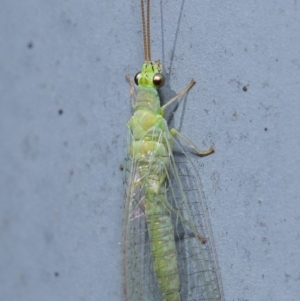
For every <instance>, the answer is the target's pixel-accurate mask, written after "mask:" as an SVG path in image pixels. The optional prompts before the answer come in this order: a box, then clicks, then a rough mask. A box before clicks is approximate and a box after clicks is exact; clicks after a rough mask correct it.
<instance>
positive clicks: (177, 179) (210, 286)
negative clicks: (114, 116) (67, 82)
mask: <svg viewBox="0 0 300 301" xmlns="http://www.w3.org/2000/svg"><path fill="white" fill-rule="evenodd" d="M130 140H131V134H129V141H130ZM129 145H130V144H129ZM169 154H170V166H169V168H168V170H166V173H167V179H168V180H167V181H166V183H165V184H163V185H166V186H167V191H168V193H167V200H166V202H167V204H166V206H167V207H168V208H169V210H170V218H171V219H172V223H173V227H174V239H175V242H176V251H177V261H178V270H179V276H180V290H181V292H180V295H181V301H207V300H210V301H223V300H224V298H223V292H222V285H221V278H220V275H219V269H218V263H217V257H216V253H215V247H214V242H213V237H212V231H211V226H210V223H209V219H208V214H207V208H206V203H205V199H204V194H203V190H202V186H201V182H200V179H199V177H198V175H197V172H196V170H195V167H194V165H193V164H192V162H191V160H190V158H189V157H188V156H187V154H186V153H185V152H184V150H183V148H182V147H181V145H180V144H179V143H175V152H174V154H173V153H172V150H171V148H170V147H169ZM138 169H139V162H134V161H133V160H132V158H131V157H130V155H128V156H127V159H126V162H125V185H126V193H125V208H124V227H123V271H124V290H125V300H126V301H163V300H164V299H163V297H162V296H161V294H160V292H159V288H158V285H157V279H156V275H155V272H154V269H153V260H152V255H151V251H150V245H149V243H150V241H149V236H148V232H147V223H146V219H145V214H144V209H143V200H144V195H143V192H142V191H143V187H141V185H140V180H141V179H140V178H139V177H140V176H139V173H138Z"/></svg>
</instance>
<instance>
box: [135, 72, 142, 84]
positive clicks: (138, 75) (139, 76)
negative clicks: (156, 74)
mask: <svg viewBox="0 0 300 301" xmlns="http://www.w3.org/2000/svg"><path fill="white" fill-rule="evenodd" d="M140 78H141V72H138V73H137V74H136V75H135V77H134V82H135V84H136V85H137V86H138V85H139V79H140Z"/></svg>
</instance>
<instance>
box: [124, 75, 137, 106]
mask: <svg viewBox="0 0 300 301" xmlns="http://www.w3.org/2000/svg"><path fill="white" fill-rule="evenodd" d="M126 79H127V81H128V82H129V84H130V98H131V106H132V108H133V109H134V107H135V97H134V96H135V88H134V83H133V81H132V80H131V78H130V76H129V75H126Z"/></svg>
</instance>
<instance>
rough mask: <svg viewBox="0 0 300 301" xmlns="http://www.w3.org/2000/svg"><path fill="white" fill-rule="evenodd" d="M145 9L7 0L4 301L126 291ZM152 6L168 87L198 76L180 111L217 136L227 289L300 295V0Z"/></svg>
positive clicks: (2, 42) (208, 176) (187, 130)
mask: <svg viewBox="0 0 300 301" xmlns="http://www.w3.org/2000/svg"><path fill="white" fill-rule="evenodd" d="M139 12H140V11H139V1H138V0H130V1H121V0H119V1H117V0H110V1H99V0H98V1H95V0H87V1H77V0H73V1H57V0H52V1H37V0H28V1H9V0H2V1H1V9H0V114H1V115H0V143H1V149H0V151H1V153H0V166H1V175H0V189H1V198H0V240H1V241H0V299H1V300H7V301H19V300H22V301H40V300H46V301H47V300H49V301H50V300H51V301H53V300H63V301H68V300H80V301H83V300H89V301H93V300H111V301H115V300H121V298H122V288H121V282H122V280H121V268H120V265H121V246H120V241H121V227H122V206H123V187H122V177H123V175H122V172H121V171H120V170H119V165H120V164H121V163H122V162H123V158H124V154H125V145H126V126H125V123H126V121H127V120H128V118H129V116H130V101H129V86H128V84H127V83H126V81H125V79H124V77H125V75H126V74H131V75H132V76H133V75H134V74H135V73H136V72H137V71H138V69H139V67H140V65H141V63H142V59H143V56H142V44H141V30H140V13H139ZM152 16H153V22H152V39H153V40H154V41H153V57H154V58H155V59H162V60H163V63H164V67H165V71H166V73H167V75H168V76H167V77H168V79H169V82H168V84H167V85H166V87H165V88H164V89H163V90H162V95H163V97H164V98H165V99H167V98H168V97H171V96H172V95H174V93H175V91H179V90H180V89H182V88H183V87H184V86H185V85H186V84H187V83H188V82H189V81H190V79H191V78H194V79H195V80H196V81H197V85H196V86H195V88H193V90H192V91H190V93H189V95H188V97H187V99H186V102H184V103H183V104H182V106H180V109H179V110H178V111H177V112H176V113H177V114H176V118H175V124H177V126H178V127H180V129H181V131H182V132H183V133H184V134H185V135H187V136H189V137H190V138H192V140H193V141H194V142H195V143H196V144H197V145H199V147H200V148H203V149H204V148H206V147H208V146H209V145H210V144H211V143H214V145H215V148H216V153H215V154H214V155H212V156H209V157H206V158H204V159H199V163H198V164H199V171H200V172H201V178H202V182H203V185H204V188H205V194H206V198H207V204H208V210H209V214H210V219H211V224H212V229H213V233H214V237H215V243H216V250H217V253H218V258H219V265H220V270H221V274H222V279H223V286H224V294H225V300H234V301H246V300H252V301H261V300H270V301H271V300H272V301H282V300H289V301H293V300H299V295H300V248H299V245H300V230H299V221H300V200H299V198H300V185H299V175H300V172H299V170H300V156H299V152H300V135H299V129H300V118H299V117H300V116H299V113H300V101H299V95H300V33H299V28H300V3H299V2H298V1H296V0H290V1H280V0H275V1H259V0H250V1H236V0H235V1H234V0H228V1H212V0H209V1H208V0H203V1H202V0H201V1H199V0H191V1H184V3H183V2H182V0H180V1H179V0H178V1H176V0H173V1H162V3H161V2H160V1H153V3H152ZM162 21H163V22H162ZM162 33H163V37H162ZM244 90H247V91H244Z"/></svg>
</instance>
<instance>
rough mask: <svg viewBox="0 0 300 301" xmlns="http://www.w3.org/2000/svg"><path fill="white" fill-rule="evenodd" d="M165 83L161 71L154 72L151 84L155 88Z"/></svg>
mask: <svg viewBox="0 0 300 301" xmlns="http://www.w3.org/2000/svg"><path fill="white" fill-rule="evenodd" d="M164 83H165V77H164V76H163V75H162V74H161V73H156V74H154V76H153V85H154V86H155V88H160V87H161V86H163V85H164Z"/></svg>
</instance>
